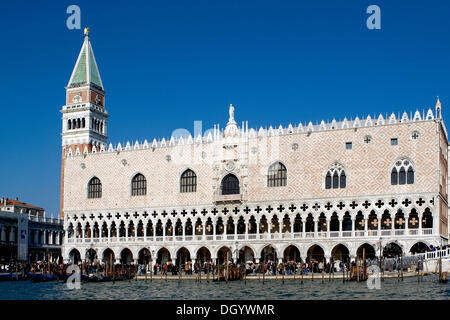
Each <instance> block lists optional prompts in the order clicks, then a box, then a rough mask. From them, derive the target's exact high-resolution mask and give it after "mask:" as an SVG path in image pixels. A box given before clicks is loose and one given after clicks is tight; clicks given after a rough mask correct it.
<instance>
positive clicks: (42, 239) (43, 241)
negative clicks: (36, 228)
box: [41, 230, 84, 245]
mask: <svg viewBox="0 0 450 320" xmlns="http://www.w3.org/2000/svg"><path fill="white" fill-rule="evenodd" d="M82 233H83V232H82ZM83 238H84V237H83ZM41 244H42V245H44V244H45V230H41Z"/></svg>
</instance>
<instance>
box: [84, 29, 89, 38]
mask: <svg viewBox="0 0 450 320" xmlns="http://www.w3.org/2000/svg"><path fill="white" fill-rule="evenodd" d="M84 34H85V35H86V37H89V28H88V27H86V28H84Z"/></svg>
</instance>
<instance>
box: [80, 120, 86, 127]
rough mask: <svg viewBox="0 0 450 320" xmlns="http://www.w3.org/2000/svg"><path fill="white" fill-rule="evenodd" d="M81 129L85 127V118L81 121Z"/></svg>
mask: <svg viewBox="0 0 450 320" xmlns="http://www.w3.org/2000/svg"><path fill="white" fill-rule="evenodd" d="M81 127H82V128H85V127H86V119H85V118H83V119H81Z"/></svg>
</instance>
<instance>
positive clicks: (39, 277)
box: [28, 272, 58, 282]
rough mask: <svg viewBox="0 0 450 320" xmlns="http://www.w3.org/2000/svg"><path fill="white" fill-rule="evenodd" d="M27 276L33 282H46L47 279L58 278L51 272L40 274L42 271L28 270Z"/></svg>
mask: <svg viewBox="0 0 450 320" xmlns="http://www.w3.org/2000/svg"><path fill="white" fill-rule="evenodd" d="M28 277H29V278H30V279H31V281H33V282H47V281H54V280H57V279H58V278H57V277H56V276H54V275H53V274H42V273H31V272H28Z"/></svg>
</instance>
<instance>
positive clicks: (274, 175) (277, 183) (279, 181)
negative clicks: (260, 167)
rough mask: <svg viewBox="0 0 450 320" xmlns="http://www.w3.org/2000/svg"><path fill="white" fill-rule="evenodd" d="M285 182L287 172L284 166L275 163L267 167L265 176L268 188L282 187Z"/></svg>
mask: <svg viewBox="0 0 450 320" xmlns="http://www.w3.org/2000/svg"><path fill="white" fill-rule="evenodd" d="M286 182H287V171H286V167H285V166H284V164H282V163H281V162H275V163H274V164H272V165H271V166H270V167H269V172H268V175H267V186H268V187H284V186H285V185H286Z"/></svg>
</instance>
